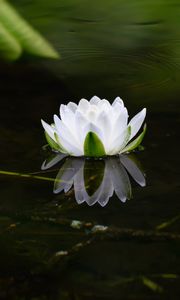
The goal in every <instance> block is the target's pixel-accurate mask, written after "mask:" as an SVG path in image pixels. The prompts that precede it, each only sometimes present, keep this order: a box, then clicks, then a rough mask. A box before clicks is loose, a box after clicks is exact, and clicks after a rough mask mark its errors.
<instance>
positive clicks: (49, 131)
mask: <svg viewBox="0 0 180 300" xmlns="http://www.w3.org/2000/svg"><path fill="white" fill-rule="evenodd" d="M41 123H42V126H43V128H44V130H45V131H46V132H47V134H48V135H49V136H50V138H51V139H52V140H53V141H55V142H56V139H55V137H54V133H55V132H56V130H55V129H54V128H53V127H52V126H50V125H49V124H48V123H46V122H45V121H43V120H41Z"/></svg>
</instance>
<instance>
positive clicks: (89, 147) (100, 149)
mask: <svg viewBox="0 0 180 300" xmlns="http://www.w3.org/2000/svg"><path fill="white" fill-rule="evenodd" d="M84 155H85V156H89V157H101V156H105V155H106V152H105V149H104V145H103V143H102V142H101V140H100V139H99V137H98V136H97V134H96V133H94V132H92V131H89V132H88V133H87V135H86V138H85V141H84Z"/></svg>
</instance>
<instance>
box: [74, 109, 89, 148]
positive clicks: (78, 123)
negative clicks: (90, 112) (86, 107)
mask: <svg viewBox="0 0 180 300" xmlns="http://www.w3.org/2000/svg"><path fill="white" fill-rule="evenodd" d="M87 125H88V120H87V119H86V118H85V117H84V115H83V114H82V113H81V112H80V111H78V110H77V111H76V113H75V127H76V131H77V136H78V138H79V143H80V147H81V149H83V146H84V128H85V127H86V126H87Z"/></svg>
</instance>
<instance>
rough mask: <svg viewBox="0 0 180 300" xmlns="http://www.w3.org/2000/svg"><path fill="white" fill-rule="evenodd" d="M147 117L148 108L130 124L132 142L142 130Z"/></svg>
mask: <svg viewBox="0 0 180 300" xmlns="http://www.w3.org/2000/svg"><path fill="white" fill-rule="evenodd" d="M145 117H146V108H143V109H142V110H141V111H140V112H139V113H138V114H137V115H135V116H134V117H133V118H132V119H131V121H130V122H129V125H130V126H131V137H130V140H131V139H132V138H133V137H134V136H135V135H136V133H137V132H138V131H139V129H140V128H141V125H142V123H143V122H144V119H145Z"/></svg>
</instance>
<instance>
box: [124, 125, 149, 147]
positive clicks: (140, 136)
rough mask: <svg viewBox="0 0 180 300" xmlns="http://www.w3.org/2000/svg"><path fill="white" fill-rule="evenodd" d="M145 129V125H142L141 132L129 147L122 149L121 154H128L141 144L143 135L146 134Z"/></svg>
mask: <svg viewBox="0 0 180 300" xmlns="http://www.w3.org/2000/svg"><path fill="white" fill-rule="evenodd" d="M146 129H147V126H146V124H144V128H143V132H142V133H141V134H140V135H139V136H138V137H137V138H136V139H135V140H134V141H132V142H131V143H130V144H129V145H127V146H126V147H125V148H124V149H122V151H121V153H124V152H130V151H132V150H134V149H136V148H137V147H138V146H139V145H140V144H141V142H142V140H143V138H144V135H145V133H146Z"/></svg>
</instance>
